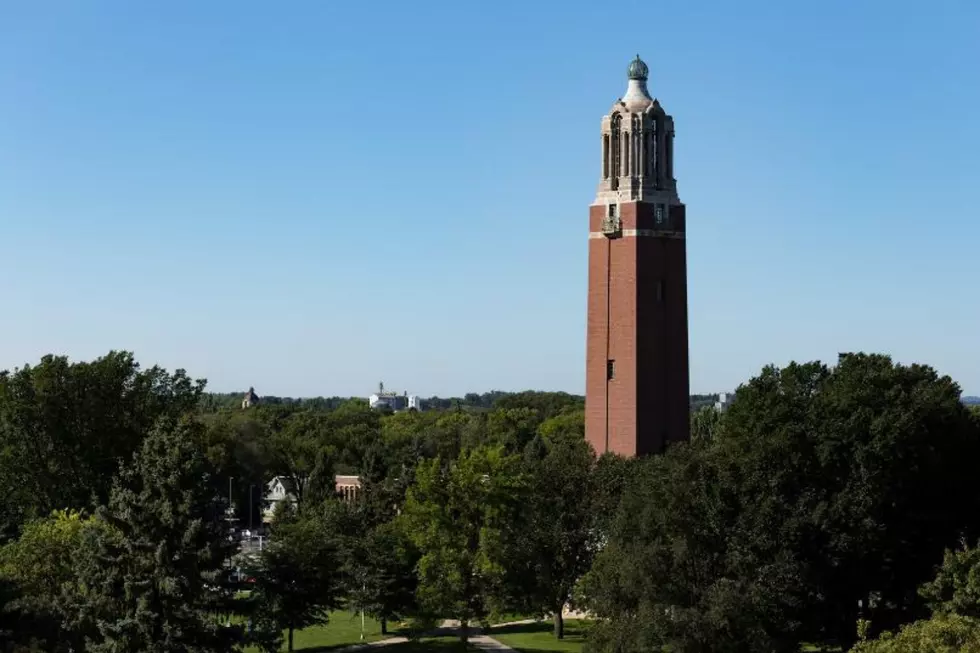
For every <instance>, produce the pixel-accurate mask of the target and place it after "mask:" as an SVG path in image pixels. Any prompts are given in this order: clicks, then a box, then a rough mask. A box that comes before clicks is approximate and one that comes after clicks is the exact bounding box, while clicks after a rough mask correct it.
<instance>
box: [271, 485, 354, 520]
mask: <svg viewBox="0 0 980 653" xmlns="http://www.w3.org/2000/svg"><path fill="white" fill-rule="evenodd" d="M334 487H335V489H336V491H337V494H339V495H340V497H341V499H343V500H344V501H347V502H350V501H353V500H355V499H356V498H357V495H358V492H360V490H361V477H360V476H343V475H336V476H334ZM263 501H264V504H265V510H264V511H263V513H262V521H264V522H269V521H271V520H272V515H273V514H275V511H276V506H277V505H279V503H280V502H282V501H287V502H289V503H291V504H294V505H295V504H296V485H295V483H294V482H293V479H291V478H289V477H287V476H276V477H275V478H273V479H272V480H271V481H269V482H268V483H266V486H265V496H264V497H263Z"/></svg>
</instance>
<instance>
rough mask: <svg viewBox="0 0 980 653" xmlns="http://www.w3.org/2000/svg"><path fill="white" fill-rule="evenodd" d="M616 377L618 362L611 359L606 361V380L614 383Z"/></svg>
mask: <svg viewBox="0 0 980 653" xmlns="http://www.w3.org/2000/svg"><path fill="white" fill-rule="evenodd" d="M615 376H616V361H614V360H613V359H611V358H610V359H609V360H607V361H606V380H607V381H612V380H613V378H615Z"/></svg>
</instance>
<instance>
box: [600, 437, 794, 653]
mask: <svg viewBox="0 0 980 653" xmlns="http://www.w3.org/2000/svg"><path fill="white" fill-rule="evenodd" d="M720 472H721V470H720V469H719V467H718V466H717V465H716V464H715V463H714V462H713V461H712V460H711V458H710V456H709V455H708V454H707V452H705V451H704V450H703V449H702V448H699V447H692V446H688V445H674V446H672V447H670V448H669V449H668V450H667V452H666V454H664V455H663V456H658V457H654V458H646V459H642V460H639V461H636V462H634V463H632V465H631V474H632V478H631V479H630V480H629V482H628V484H627V486H626V488H625V490H624V492H623V494H622V497H621V500H620V502H619V507H618V510H617V512H616V515H615V518H614V519H613V520H612V522H611V523H610V524H609V526H608V532H607V534H608V539H607V541H606V543H605V546H604V548H603V549H602V551H601V552H600V553H599V554H598V556H597V557H596V560H595V563H594V565H593V567H592V569H591V571H590V572H589V573H588V575H587V577H586V578H585V580H584V581H583V587H582V593H583V595H584V599H585V602H586V605H587V607H588V608H589V610H590V611H591V612H593V613H594V614H595V615H596V616H597V617H598V618H599V622H598V624H597V625H596V627H595V628H594V629H593V631H592V633H591V635H590V640H589V643H588V645H589V649H590V650H592V651H608V652H612V651H615V652H617V653H640V652H644V651H660V650H670V651H675V652H677V653H688V652H690V653H698V652H702V651H713V652H717V653H727V652H732V653H735V652H739V653H754V652H758V653H763V652H764V653H773V652H780V651H794V650H797V649H798V643H797V639H796V636H795V633H794V629H795V623H794V620H793V611H794V608H795V607H796V606H795V605H794V604H793V602H794V599H796V598H797V597H798V594H799V593H798V591H797V590H796V587H797V586H798V584H799V575H798V568H797V565H796V564H795V561H794V560H793V559H792V558H791V556H789V555H787V553H786V552H785V551H783V550H782V549H781V547H780V543H779V542H778V541H773V542H770V543H762V542H755V541H751V540H749V541H746V542H745V543H744V544H743V543H740V544H739V545H738V546H735V545H733V543H732V540H733V535H734V534H733V532H732V528H733V523H734V521H733V517H734V515H733V512H732V508H733V505H732V503H731V502H730V500H729V498H728V497H726V494H725V490H724V484H723V479H722V478H721V474H720Z"/></svg>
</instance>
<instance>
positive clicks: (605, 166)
mask: <svg viewBox="0 0 980 653" xmlns="http://www.w3.org/2000/svg"><path fill="white" fill-rule="evenodd" d="M602 178H603V179H609V134H604V135H603V136H602Z"/></svg>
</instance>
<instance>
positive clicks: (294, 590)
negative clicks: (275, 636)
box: [253, 510, 340, 651]
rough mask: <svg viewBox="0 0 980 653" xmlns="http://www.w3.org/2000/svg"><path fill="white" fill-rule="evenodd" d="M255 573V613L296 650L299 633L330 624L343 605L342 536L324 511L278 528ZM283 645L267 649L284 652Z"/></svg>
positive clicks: (278, 525)
mask: <svg viewBox="0 0 980 653" xmlns="http://www.w3.org/2000/svg"><path fill="white" fill-rule="evenodd" d="M255 572H256V582H255V586H254V589H253V594H254V607H253V612H254V613H255V614H257V615H261V619H262V620H264V621H265V622H267V623H268V624H271V625H272V626H274V628H275V629H276V630H277V631H278V632H280V633H281V632H282V631H286V633H287V644H288V649H289V650H290V651H292V650H293V634H294V633H295V631H296V630H297V629H300V628H306V627H307V626H312V625H315V624H320V623H326V622H327V611H328V610H330V609H333V608H336V607H338V606H339V604H340V598H339V591H338V590H339V587H340V562H339V555H338V551H337V544H336V534H335V533H333V532H331V530H330V529H329V528H327V527H326V522H325V520H324V518H323V516H322V514H320V513H319V512H315V511H312V510H309V511H307V512H306V513H305V514H303V515H301V516H300V517H299V518H298V519H294V520H291V521H287V522H285V523H280V524H277V525H276V528H275V531H274V533H273V538H272V542H271V543H270V544H269V545H268V546H267V547H266V548H265V549H264V550H263V551H262V553H261V555H260V557H259V560H258V564H257V568H256V570H255ZM280 643H281V640H280V641H272V642H270V643H269V644H270V645H271V647H272V648H270V649H267V650H272V651H275V650H278V648H279V645H280Z"/></svg>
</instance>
